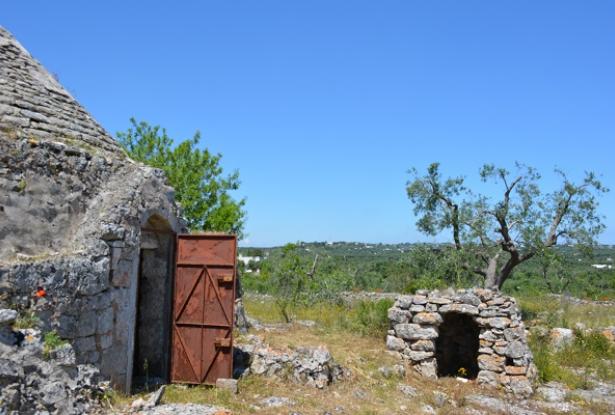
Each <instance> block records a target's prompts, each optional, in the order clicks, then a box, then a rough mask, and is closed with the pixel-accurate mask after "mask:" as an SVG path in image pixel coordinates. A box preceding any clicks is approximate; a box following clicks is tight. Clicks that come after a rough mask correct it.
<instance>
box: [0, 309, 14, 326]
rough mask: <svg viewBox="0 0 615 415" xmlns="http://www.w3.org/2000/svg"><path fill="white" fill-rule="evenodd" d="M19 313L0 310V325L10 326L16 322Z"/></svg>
mask: <svg viewBox="0 0 615 415" xmlns="http://www.w3.org/2000/svg"><path fill="white" fill-rule="evenodd" d="M16 318H17V311H15V310H11V309H7V308H3V309H0V325H10V324H13V323H14V322H15V319H16Z"/></svg>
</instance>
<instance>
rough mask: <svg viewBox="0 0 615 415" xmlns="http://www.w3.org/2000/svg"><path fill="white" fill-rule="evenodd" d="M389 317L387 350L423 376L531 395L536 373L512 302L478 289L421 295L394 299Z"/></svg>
mask: <svg viewBox="0 0 615 415" xmlns="http://www.w3.org/2000/svg"><path fill="white" fill-rule="evenodd" d="M388 315H389V321H390V323H391V329H390V330H389V333H388V336H387V343H386V344H387V348H388V349H389V350H393V351H396V352H399V353H400V355H401V357H403V358H404V359H407V360H408V361H410V362H411V364H412V365H413V366H414V368H415V369H416V370H417V371H418V372H420V373H421V374H422V375H424V376H427V377H430V378H437V377H442V376H454V377H463V378H468V379H476V381H477V382H478V383H479V384H487V385H492V386H502V387H504V388H505V389H506V390H507V391H509V392H512V393H514V394H516V395H519V396H528V395H530V394H531V393H532V381H533V380H534V379H535V378H536V368H535V366H534V364H533V358H532V353H531V351H530V349H529V347H528V345H527V340H526V333H525V328H524V325H523V322H522V321H521V313H520V311H519V308H518V307H517V304H516V302H515V300H514V298H511V297H507V296H504V295H502V294H501V293H499V292H495V291H490V290H483V289H473V290H459V291H456V292H455V291H452V290H450V291H448V292H438V291H432V292H427V291H423V290H421V291H418V292H417V293H416V295H402V296H399V297H398V298H397V300H396V301H395V304H394V305H393V307H391V308H390V309H389V314H388Z"/></svg>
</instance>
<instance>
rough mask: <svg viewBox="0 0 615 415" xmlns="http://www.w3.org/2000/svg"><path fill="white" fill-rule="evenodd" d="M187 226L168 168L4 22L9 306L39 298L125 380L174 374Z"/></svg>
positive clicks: (0, 302)
mask: <svg viewBox="0 0 615 415" xmlns="http://www.w3.org/2000/svg"><path fill="white" fill-rule="evenodd" d="M179 232H185V226H184V223H183V221H182V220H181V219H180V214H179V209H178V207H177V206H176V204H175V202H174V192H173V189H172V188H170V187H169V186H168V185H167V184H166V178H165V176H164V174H163V173H162V171H160V170H157V169H153V168H150V167H146V166H143V165H141V164H137V163H135V162H134V161H132V160H130V159H129V158H128V157H126V155H125V154H124V152H123V151H122V150H121V148H120V147H119V146H118V144H117V143H116V142H115V141H114V140H113V138H111V136H110V135H109V134H108V133H107V132H106V131H105V130H104V129H103V128H102V127H101V126H100V125H99V124H98V123H97V122H96V121H95V120H94V119H93V118H92V117H91V116H90V115H89V114H88V113H87V111H85V110H84V108H83V107H82V106H81V105H79V103H78V102H77V101H76V100H75V99H74V98H73V97H72V96H71V94H70V93H69V92H67V91H66V89H64V88H63V87H62V86H61V85H60V84H59V83H58V81H57V80H56V79H55V77H54V76H52V75H51V74H50V73H49V72H47V71H46V70H45V69H44V68H43V67H42V66H41V65H40V64H39V63H38V62H37V61H36V60H35V59H33V58H32V56H31V55H30V54H29V53H28V52H27V51H26V50H25V49H24V48H23V47H22V46H21V45H20V44H19V42H17V41H16V40H15V39H14V38H13V36H12V35H11V34H10V33H9V32H7V31H6V30H4V29H3V28H1V27H0V308H2V307H13V308H18V309H21V310H33V311H34V313H35V315H36V317H37V319H38V320H39V321H40V323H39V324H40V325H41V326H42V329H43V330H44V331H49V330H56V331H57V333H58V334H59V335H60V336H61V337H62V338H64V339H67V340H69V341H70V342H71V343H72V344H73V346H74V348H75V350H76V353H77V359H78V361H79V363H92V364H94V365H96V366H97V367H99V368H100V370H101V372H102V374H103V375H106V376H107V377H109V378H110V379H111V381H112V383H113V384H114V385H115V386H116V387H118V388H120V389H123V390H125V391H129V390H130V389H131V386H132V385H133V384H135V383H137V382H138V381H139V379H140V377H143V376H145V375H147V376H148V378H149V379H150V381H151V380H152V379H156V378H160V380H161V381H165V380H166V377H167V374H168V365H169V359H168V356H169V348H170V344H169V343H170V341H169V337H170V336H169V330H170V323H171V322H170V315H171V313H170V307H171V298H170V293H171V289H170V283H171V276H172V263H173V261H172V255H173V245H174V241H175V238H174V234H175V233H179ZM38 287H40V288H42V290H41V291H40V292H39V296H36V295H35V293H36V292H37V290H38ZM40 293H45V295H44V296H43V295H40ZM145 362H147V364H144V363H145Z"/></svg>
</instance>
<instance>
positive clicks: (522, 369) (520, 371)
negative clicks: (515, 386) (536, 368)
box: [504, 366, 527, 376]
mask: <svg viewBox="0 0 615 415" xmlns="http://www.w3.org/2000/svg"><path fill="white" fill-rule="evenodd" d="M504 371H505V372H506V374H507V375H513V376H519V375H525V374H526V373H527V367H526V366H506V368H505V369H504Z"/></svg>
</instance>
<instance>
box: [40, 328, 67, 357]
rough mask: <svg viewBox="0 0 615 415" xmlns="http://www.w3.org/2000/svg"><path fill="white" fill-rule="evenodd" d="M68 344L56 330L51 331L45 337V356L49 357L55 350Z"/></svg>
mask: <svg viewBox="0 0 615 415" xmlns="http://www.w3.org/2000/svg"><path fill="white" fill-rule="evenodd" d="M66 343H67V342H66V340H63V339H62V338H60V336H59V335H58V333H57V332H56V331H55V330H52V331H49V332H47V333H45V335H44V336H43V354H44V355H45V356H49V354H50V353H51V352H52V351H53V350H55V349H57V348H58V347H60V346H62V345H64V344H66Z"/></svg>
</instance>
